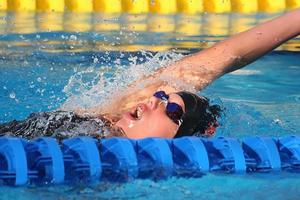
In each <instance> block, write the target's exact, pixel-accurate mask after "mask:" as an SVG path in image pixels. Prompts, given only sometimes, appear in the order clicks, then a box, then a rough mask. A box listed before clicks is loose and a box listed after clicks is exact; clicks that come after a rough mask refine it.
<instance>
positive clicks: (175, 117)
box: [153, 91, 183, 125]
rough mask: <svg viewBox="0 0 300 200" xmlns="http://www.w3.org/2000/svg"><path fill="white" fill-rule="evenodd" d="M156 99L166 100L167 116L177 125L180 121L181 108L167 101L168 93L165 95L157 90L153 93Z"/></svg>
mask: <svg viewBox="0 0 300 200" xmlns="http://www.w3.org/2000/svg"><path fill="white" fill-rule="evenodd" d="M153 96H155V97H156V98H158V99H161V100H162V101H164V102H167V103H166V104H167V106H166V114H167V116H168V117H169V118H170V119H171V120H172V121H173V122H174V123H176V124H177V125H180V124H181V123H182V116H183V109H182V107H181V106H180V105H178V104H177V103H170V102H168V99H169V95H167V94H166V93H165V92H164V91H158V92H155V93H154V94H153Z"/></svg>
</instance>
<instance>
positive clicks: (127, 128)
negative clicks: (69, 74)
mask: <svg viewBox="0 0 300 200" xmlns="http://www.w3.org/2000/svg"><path fill="white" fill-rule="evenodd" d="M299 34H300V9H297V10H295V11H292V12H289V13H287V14H285V15H283V16H280V17H277V18H275V19H273V20H271V21H269V22H265V23H263V24H261V25H258V26H256V27H254V28H252V29H250V30H248V31H245V32H242V33H238V34H236V35H234V36H232V37H230V38H228V39H226V40H224V41H221V42H219V43H217V44H215V45H213V46H212V47H210V48H207V49H204V50H201V51H200V52H198V53H195V54H192V55H189V56H186V57H184V58H183V59H181V60H179V61H177V62H175V63H174V64H172V65H169V66H165V67H162V68H160V69H158V70H156V71H155V72H154V73H153V74H151V75H150V76H147V77H143V78H141V79H140V80H138V81H136V82H134V83H132V84H131V85H129V86H128V88H127V89H126V91H124V92H122V94H119V95H118V97H114V99H113V100H111V101H109V102H110V104H109V105H108V104H107V105H103V106H101V107H95V108H91V109H86V110H76V111H75V112H66V111H54V112H48V113H35V114H32V115H31V116H29V118H28V119H26V120H23V121H12V122H9V123H5V124H2V125H0V134H2V135H5V134H11V135H16V136H23V137H26V138H33V137H37V136H41V135H45V136H55V137H57V138H58V139H64V138H67V137H70V136H76V135H86V134H87V135H91V136H95V137H98V138H103V137H114V136H121V137H128V138H135V139H139V138H145V137H164V138H174V137H182V136H192V135H198V136H211V135H213V134H214V132H215V129H216V128H217V127H218V125H219V124H218V121H217V120H218V117H219V116H220V112H221V108H220V106H218V105H210V103H209V100H208V99H207V98H206V97H201V96H198V95H196V94H195V93H196V92H198V91H200V90H202V89H203V88H205V87H206V86H208V85H209V84H210V83H211V82H213V81H214V80H216V79H217V78H219V77H221V76H223V75H224V74H227V73H229V72H232V71H235V70H237V69H240V68H242V67H244V66H246V65H247V64H249V63H251V62H253V61H255V60H257V59H258V58H260V57H261V56H263V55H265V54H267V53H268V52H270V51H272V50H273V49H275V48H276V47H278V46H279V45H281V44H283V43H284V42H286V41H287V40H289V39H291V38H293V37H296V36H297V35H299ZM172 80H176V81H180V82H181V83H182V84H180V85H181V86H180V87H179V86H177V85H174V84H172ZM141 86H143V87H141ZM138 102H139V103H138ZM103 113H105V114H103Z"/></svg>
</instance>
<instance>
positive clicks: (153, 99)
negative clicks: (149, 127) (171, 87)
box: [149, 97, 161, 110]
mask: <svg viewBox="0 0 300 200" xmlns="http://www.w3.org/2000/svg"><path fill="white" fill-rule="evenodd" d="M160 101H161V100H160V99H158V98H156V97H151V98H150V100H149V104H150V105H149V107H150V108H151V110H155V109H156V108H157V107H158V105H159V104H160Z"/></svg>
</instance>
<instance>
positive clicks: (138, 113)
mask: <svg viewBox="0 0 300 200" xmlns="http://www.w3.org/2000/svg"><path fill="white" fill-rule="evenodd" d="M130 115H131V117H133V118H134V119H135V120H140V119H141V118H142V115H143V108H142V107H141V106H137V107H136V108H135V109H134V110H133V112H131V113H130Z"/></svg>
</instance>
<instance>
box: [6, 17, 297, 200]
mask: <svg viewBox="0 0 300 200" xmlns="http://www.w3.org/2000/svg"><path fill="white" fill-rule="evenodd" d="M13 17H14V16H6V17H5V18H2V20H3V21H6V22H9V20H12V19H13ZM200 17H201V21H200V22H199V18H200ZM221 17H223V18H224V17H228V16H227V15H226V16H221ZM267 17H268V16H267ZM173 18H174V17H171V18H169V20H172V19H173ZM178 18H180V16H177V18H176V20H178ZM199 18H195V19H192V22H195V24H197V23H198V24H199V23H200V24H202V26H203V27H201V32H199V35H195V34H194V35H190V34H187V33H183V32H179V31H177V32H175V33H174V32H171V33H170V32H143V31H140V32H137V31H128V30H126V29H125V30H124V29H121V30H115V31H106V32H97V31H93V30H91V31H88V32H69V31H56V32H47V31H40V30H38V29H36V30H35V32H33V33H16V32H14V28H15V27H11V26H9V25H7V27H6V29H7V31H6V32H3V33H1V35H0V123H3V122H7V121H10V120H13V119H24V118H25V117H26V116H28V115H29V114H30V113H31V112H37V111H47V110H53V109H57V108H59V107H60V106H62V105H64V106H65V107H67V108H70V109H71V108H75V107H76V106H83V107H87V106H92V105H93V104H98V103H101V102H103V101H105V97H106V96H105V95H103V94H102V93H101V92H103V91H106V92H107V93H109V91H110V90H118V89H120V90H121V89H122V85H125V84H127V83H128V82H129V80H128V77H130V78H133V79H134V78H136V77H139V76H140V75H142V74H147V73H149V70H150V71H151V70H152V69H154V68H155V67H157V66H159V65H162V64H165V63H167V62H170V61H172V60H175V59H178V58H180V57H181V56H182V54H190V53H191V52H194V51H197V50H199V49H201V48H203V47H205V46H206V45H210V44H212V43H214V42H216V41H219V40H220V39H222V38H224V37H227V36H228V34H231V33H232V32H234V31H232V32H227V33H222V32H216V33H215V34H213V33H210V32H209V29H208V26H209V24H210V23H209V20H210V18H213V16H199ZM33 19H34V20H39V19H40V18H38V17H34V18H33ZM122 19H123V18H118V17H117V18H115V19H114V20H113V22H115V21H119V20H121V21H122ZM218 19H220V18H218ZM234 19H235V18H232V19H231V22H234ZM246 19H248V20H249V19H255V20H254V22H251V23H252V24H250V25H249V24H248V23H249V21H246V24H247V25H248V26H251V25H253V24H255V23H257V21H259V19H261V18H259V17H257V16H255V17H253V16H250V17H247V18H246ZM27 20H32V19H31V18H28V19H27ZM123 20H124V19H123ZM197 20H198V21H197ZM0 21H1V20H0ZM125 21H126V20H125ZM0 24H1V23H0ZM27 24H29V22H28V23H27ZM25 26H26V23H25ZM28 26H29V25H28ZM219 28H220V29H222V27H219ZM120 38H121V39H120ZM128 38H130V39H131V40H129V39H128ZM126 39H127V40H126ZM153 41H155V42H154V44H155V45H156V46H159V45H161V46H164V47H165V46H168V47H172V48H171V49H170V50H168V51H163V52H159V53H157V52H156V51H154V48H152V44H153ZM293 41H294V43H296V44H299V39H298V40H297V39H296V40H293ZM297 42H298V43H297ZM104 43H105V45H106V47H105V48H107V46H108V47H110V48H111V49H110V50H109V51H105V50H103V49H100V47H99V46H101V45H103V44H104ZM135 44H138V45H140V46H141V45H144V46H143V47H144V49H145V50H144V51H132V52H128V51H125V50H126V48H128V49H130V48H132V46H134V45H135ZM118 45H119V46H121V47H122V48H119V49H118V48H117V47H116V46H118ZM124 46H125V47H124ZM147 47H149V48H147ZM297 48H298V49H299V46H298V47H296V49H297ZM128 49H127V50H128ZM150 50H151V51H150ZM299 58H300V52H299V51H286V50H285V51H283V50H280V49H279V50H278V51H275V52H272V53H270V54H268V55H266V56H264V57H263V58H261V59H259V60H258V61H257V62H255V63H253V64H251V65H249V66H247V67H246V68H243V69H241V70H239V71H237V72H234V73H231V74H228V75H226V76H224V77H222V78H220V79H219V80H217V81H215V82H214V83H213V84H212V85H210V86H209V87H207V88H206V89H205V90H204V91H202V92H201V94H203V95H206V96H208V97H209V98H211V100H212V101H214V102H216V103H219V104H221V105H222V106H223V107H224V108H225V111H224V115H223V116H222V119H221V127H220V128H219V129H218V132H217V135H226V136H233V137H239V138H240V137H243V136H249V135H270V136H281V135H287V134H299V131H300V123H299V122H300V115H299V113H300V82H299V77H300V59H299ZM132 69H136V70H135V72H136V74H134V75H130V74H129V73H130V72H131V73H132V71H131V70H132ZM120 74H122V75H120ZM90 91H92V92H90ZM108 96H109V94H108ZM79 102H80V103H79ZM299 185H300V177H299V175H297V174H291V173H278V174H256V175H251V174H249V175H224V174H222V175H221V174H208V175H205V176H203V177H202V178H197V179H196V178H191V179H183V178H180V179H179V178H170V179H168V180H163V181H158V182H154V181H151V180H135V181H133V182H129V183H126V184H104V183H99V184H96V185H90V186H86V185H76V186H66V185H62V186H43V187H35V186H28V187H17V188H11V187H5V186H1V187H0V191H1V194H2V196H1V197H0V199H12V198H17V199H41V198H42V199H128V198H131V199H154V198H156V199H183V198H192V199H207V198H209V199H217V198H218V199H232V198H241V199H298V198H299V195H300V190H299Z"/></svg>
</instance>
